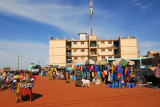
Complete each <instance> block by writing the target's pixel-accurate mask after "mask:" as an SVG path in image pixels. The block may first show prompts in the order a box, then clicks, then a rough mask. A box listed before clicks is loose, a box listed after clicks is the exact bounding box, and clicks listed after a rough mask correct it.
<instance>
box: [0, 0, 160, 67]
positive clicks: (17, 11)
mask: <svg viewBox="0 0 160 107" xmlns="http://www.w3.org/2000/svg"><path fill="white" fill-rule="evenodd" d="M89 1H90V0H0V68H3V67H4V66H11V67H12V69H17V60H18V58H17V55H21V56H24V57H22V58H20V68H21V69H27V66H28V64H29V63H31V62H33V63H36V64H38V63H39V61H40V64H41V65H42V66H45V65H47V62H48V50H49V49H48V48H49V47H48V42H49V36H53V37H56V36H59V38H63V37H65V36H66V37H67V39H71V38H76V37H78V33H88V34H90V11H89ZM159 5H160V1H159V0H93V10H94V14H93V34H95V35H97V36H98V38H99V39H105V38H107V36H108V37H109V38H111V39H117V38H118V37H119V36H120V35H121V36H122V37H127V35H130V36H134V35H136V36H137V43H138V44H139V45H140V50H141V55H145V54H146V52H147V51H149V50H152V51H160V47H159V46H160V42H159V40H160V31H159V29H160V11H159V10H160V7H159Z"/></svg>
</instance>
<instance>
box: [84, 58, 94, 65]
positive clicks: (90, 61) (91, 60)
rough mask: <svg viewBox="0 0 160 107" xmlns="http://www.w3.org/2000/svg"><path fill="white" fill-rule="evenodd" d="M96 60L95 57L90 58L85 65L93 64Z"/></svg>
mask: <svg viewBox="0 0 160 107" xmlns="http://www.w3.org/2000/svg"><path fill="white" fill-rule="evenodd" d="M95 63H96V62H95V61H94V60H93V59H88V60H87V61H86V62H85V65H93V64H95Z"/></svg>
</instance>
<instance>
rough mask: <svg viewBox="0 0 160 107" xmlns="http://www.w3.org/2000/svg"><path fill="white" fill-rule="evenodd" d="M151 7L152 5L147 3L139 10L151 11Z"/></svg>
mask: <svg viewBox="0 0 160 107" xmlns="http://www.w3.org/2000/svg"><path fill="white" fill-rule="evenodd" d="M151 6H152V3H149V4H147V5H142V6H140V7H141V9H143V10H144V9H149V8H150V9H151Z"/></svg>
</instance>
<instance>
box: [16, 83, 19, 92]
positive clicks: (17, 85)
mask: <svg viewBox="0 0 160 107" xmlns="http://www.w3.org/2000/svg"><path fill="white" fill-rule="evenodd" d="M16 93H17V94H19V93H20V83H18V84H17V92H16Z"/></svg>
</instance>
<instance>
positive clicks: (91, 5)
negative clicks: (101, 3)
mask: <svg viewBox="0 0 160 107" xmlns="http://www.w3.org/2000/svg"><path fill="white" fill-rule="evenodd" d="M92 15H93V2H92V0H91V1H90V21H91V35H92V33H93V32H92Z"/></svg>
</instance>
